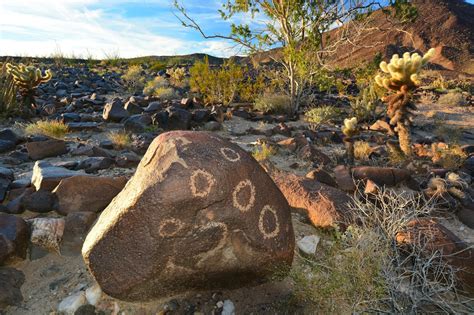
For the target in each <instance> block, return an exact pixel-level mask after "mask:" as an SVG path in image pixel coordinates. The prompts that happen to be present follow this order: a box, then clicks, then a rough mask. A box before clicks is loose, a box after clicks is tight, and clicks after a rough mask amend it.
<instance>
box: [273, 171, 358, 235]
mask: <svg viewBox="0 0 474 315" xmlns="http://www.w3.org/2000/svg"><path fill="white" fill-rule="evenodd" d="M272 178H273V180H274V181H275V183H276V184H277V186H278V188H280V190H281V192H282V193H283V195H284V196H285V198H286V200H288V203H289V204H290V206H291V207H292V208H293V209H295V210H297V212H299V213H302V214H304V215H306V216H307V217H308V218H309V220H310V221H311V223H312V224H313V225H314V226H318V227H332V226H335V225H341V226H344V225H345V224H346V223H347V221H348V220H349V219H350V218H349V208H348V206H347V204H348V203H349V202H350V198H349V196H348V195H347V194H346V193H344V192H343V191H341V190H339V189H336V188H334V187H331V186H328V185H326V184H323V183H320V182H318V181H316V180H312V179H308V178H304V177H300V176H297V175H294V174H290V173H286V172H273V173H272Z"/></svg>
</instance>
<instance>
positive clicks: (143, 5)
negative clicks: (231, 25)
mask: <svg viewBox="0 0 474 315" xmlns="http://www.w3.org/2000/svg"><path fill="white" fill-rule="evenodd" d="M468 2H470V3H473V2H474V0H469V1H468ZM184 3H185V6H186V8H187V9H188V11H189V12H190V14H191V15H192V16H193V17H194V18H195V19H196V20H197V21H199V23H200V24H201V25H202V26H203V28H204V29H205V30H206V31H207V32H208V33H217V32H220V33H224V34H226V33H228V23H227V22H224V21H222V20H221V19H220V17H219V14H218V13H217V9H218V8H220V6H221V3H222V0H221V1H219V0H185V1H184ZM173 11H174V9H173V5H172V0H81V1H80V0H0V56H3V55H21V56H48V55H51V54H52V53H54V52H57V51H61V53H63V54H65V55H66V56H70V55H72V54H74V55H76V56H83V57H86V56H88V55H92V56H94V57H99V58H102V57H104V56H105V55H107V54H109V55H110V54H119V55H120V56H121V57H135V56H144V55H181V54H189V53H194V52H203V53H209V54H212V55H216V56H229V55H231V54H233V53H235V50H236V48H235V47H234V46H233V45H232V43H229V42H226V41H221V40H205V39H203V38H201V37H200V35H199V34H197V33H196V32H195V31H193V30H191V29H186V28H184V27H182V26H181V24H180V22H179V21H178V20H177V18H176V17H175V16H174V15H173ZM240 18H241V19H247V18H248V17H245V16H243V17H240ZM260 22H261V21H260Z"/></svg>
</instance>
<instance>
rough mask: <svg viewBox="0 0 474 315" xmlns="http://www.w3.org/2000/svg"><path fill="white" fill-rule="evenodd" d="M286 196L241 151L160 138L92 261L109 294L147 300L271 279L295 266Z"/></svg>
mask: <svg viewBox="0 0 474 315" xmlns="http://www.w3.org/2000/svg"><path fill="white" fill-rule="evenodd" d="M293 250H294V234H293V229H292V224H291V217H290V210H289V207H288V203H287V202H286V200H285V198H284V196H283V195H282V194H281V193H280V191H279V190H278V188H277V187H276V186H275V184H274V183H273V182H272V180H271V178H270V177H269V176H268V175H267V174H266V173H265V172H264V170H263V169H262V168H261V167H260V166H259V165H258V163H257V162H256V161H255V160H254V159H253V158H251V157H250V156H249V155H248V154H247V153H246V152H245V151H243V150H242V149H241V148H240V147H238V146H237V145H234V144H231V143H229V142H227V141H225V140H223V139H221V138H218V137H216V136H213V135H212V134H209V133H205V132H186V131H176V132H168V133H165V134H162V135H160V136H159V137H157V138H156V139H155V140H154V142H153V143H152V144H151V146H150V148H149V149H148V151H147V153H146V154H145V156H144V158H143V159H142V161H141V162H140V165H139V166H138V169H137V171H136V173H135V175H134V177H133V178H132V179H131V180H130V181H129V182H128V183H127V185H126V186H125V188H124V189H123V190H122V192H121V193H120V194H119V195H118V196H117V197H116V198H115V199H114V200H113V201H112V202H111V204H110V205H109V206H108V207H107V208H106V209H105V210H104V212H103V213H102V215H101V216H100V218H99V220H98V222H97V223H96V225H95V226H94V227H93V228H92V230H91V231H90V232H89V234H88V236H87V238H86V241H85V243H84V246H83V249H82V253H83V257H84V260H85V262H86V264H87V266H88V267H89V270H90V271H91V273H92V274H93V276H94V277H95V279H96V280H97V282H98V283H99V285H100V286H101V288H102V289H103V291H104V292H105V293H107V294H108V295H110V296H113V297H115V298H119V299H123V300H129V301H138V300H149V299H152V298H156V297H161V296H166V295H171V294H174V293H178V292H183V291H188V290H191V289H204V288H221V287H236V286H239V285H244V284H249V283H253V282H256V281H261V280H262V279H263V278H264V277H265V275H267V274H269V273H270V272H271V269H272V268H273V267H274V266H276V265H278V264H290V263H291V261H292V258H293Z"/></svg>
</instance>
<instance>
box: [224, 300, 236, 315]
mask: <svg viewBox="0 0 474 315" xmlns="http://www.w3.org/2000/svg"><path fill="white" fill-rule="evenodd" d="M221 315H235V306H234V303H232V301H231V300H225V301H224V304H223V305H222V313H221Z"/></svg>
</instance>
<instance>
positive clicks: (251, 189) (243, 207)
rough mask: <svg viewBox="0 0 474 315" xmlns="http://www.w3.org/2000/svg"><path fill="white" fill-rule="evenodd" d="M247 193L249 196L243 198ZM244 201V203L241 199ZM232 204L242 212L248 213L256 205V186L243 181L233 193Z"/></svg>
mask: <svg viewBox="0 0 474 315" xmlns="http://www.w3.org/2000/svg"><path fill="white" fill-rule="evenodd" d="M245 192H247V194H248V196H245V195H244V196H242V195H243V194H244V193H245ZM242 198H243V199H244V200H243V201H242V200H240V199H242ZM232 204H233V205H234V207H236V208H237V209H239V210H240V211H242V212H247V211H249V210H250V208H252V207H253V205H254V204H255V186H254V185H253V184H252V182H251V181H250V180H248V179H246V180H243V181H241V182H240V183H238V184H237V186H235V188H234V191H233V192H232Z"/></svg>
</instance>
